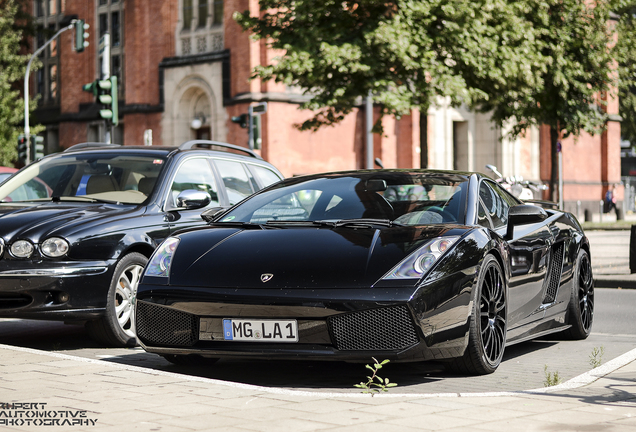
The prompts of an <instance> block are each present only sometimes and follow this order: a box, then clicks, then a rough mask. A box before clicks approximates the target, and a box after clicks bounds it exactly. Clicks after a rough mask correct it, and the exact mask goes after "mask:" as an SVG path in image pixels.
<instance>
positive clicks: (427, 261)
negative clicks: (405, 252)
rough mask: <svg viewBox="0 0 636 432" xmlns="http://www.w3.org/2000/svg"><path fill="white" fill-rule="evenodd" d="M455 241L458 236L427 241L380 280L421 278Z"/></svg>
mask: <svg viewBox="0 0 636 432" xmlns="http://www.w3.org/2000/svg"><path fill="white" fill-rule="evenodd" d="M457 239H459V236H454V237H438V238H436V239H433V240H431V241H429V242H428V243H426V244H425V245H424V246H422V247H421V248H419V249H418V250H416V251H415V252H413V253H412V254H411V255H409V256H407V257H406V258H405V259H404V260H402V262H400V263H399V264H398V265H397V266H395V267H393V269H392V270H391V271H390V272H388V273H387V274H386V276H384V277H383V278H382V279H419V278H421V277H422V276H424V274H425V273H426V272H427V271H428V269H430V268H431V267H432V266H433V264H435V263H436V262H437V260H439V258H440V257H441V256H442V255H444V253H446V251H448V250H449V249H450V247H451V246H452V245H453V243H455V242H456V241H457Z"/></svg>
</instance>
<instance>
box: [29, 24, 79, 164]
mask: <svg viewBox="0 0 636 432" xmlns="http://www.w3.org/2000/svg"><path fill="white" fill-rule="evenodd" d="M75 21H76V20H73V21H71V24H69V25H68V26H66V27H64V28H61V29H59V30H58V32H57V33H55V36H53V37H52V38H51V39H49V40H48V41H47V42H46V43H45V44H44V45H42V46H41V47H40V48H38V49H37V50H36V51H35V52H34V53H33V55H32V56H31V58H30V59H29V63H28V64H27V68H26V74H25V76H24V135H25V136H26V141H27V143H30V142H31V129H30V127H29V75H30V73H31V64H32V63H33V60H35V59H36V58H37V56H38V55H39V54H40V53H41V52H42V51H44V49H45V48H46V47H47V46H49V45H50V44H51V42H53V40H55V39H57V37H58V36H59V35H60V34H62V33H63V32H65V31H66V30H70V29H72V28H73V26H74V25H75ZM29 147H30V146H28V145H27V151H26V163H27V164H28V163H29V162H31V149H30V148H29Z"/></svg>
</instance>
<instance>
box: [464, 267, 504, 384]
mask: <svg viewBox="0 0 636 432" xmlns="http://www.w3.org/2000/svg"><path fill="white" fill-rule="evenodd" d="M506 294H507V292H506V283H505V280H504V277H503V272H502V270H501V266H500V265H499V262H497V260H496V259H495V258H494V257H493V256H492V255H487V256H486V258H485V259H484V262H483V265H482V267H481V270H480V272H479V278H478V280H477V286H476V289H475V295H474V297H473V310H472V314H471V319H470V331H469V338H468V346H467V347H466V351H465V352H464V355H463V356H462V357H460V358H457V359H455V360H454V361H453V363H452V364H451V369H453V370H456V371H458V372H462V373H468V374H474V375H483V374H489V373H493V372H494V371H495V370H497V367H498V366H499V363H501V359H502V358H503V353H504V348H505V345H506V331H507V298H506Z"/></svg>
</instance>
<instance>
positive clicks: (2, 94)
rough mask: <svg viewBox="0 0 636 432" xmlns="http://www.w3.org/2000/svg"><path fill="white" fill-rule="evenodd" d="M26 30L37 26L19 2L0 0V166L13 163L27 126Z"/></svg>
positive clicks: (27, 58)
mask: <svg viewBox="0 0 636 432" xmlns="http://www.w3.org/2000/svg"><path fill="white" fill-rule="evenodd" d="M25 29H28V30H32V29H33V27H32V25H31V21H29V20H28V19H27V17H26V15H25V13H24V12H23V11H22V9H21V8H20V6H19V4H18V2H17V1H16V0H0V165H12V163H13V161H14V160H15V159H16V157H17V151H16V147H17V141H18V135H19V134H20V132H21V130H22V129H23V122H24V100H23V98H22V96H21V93H20V85H21V83H22V82H23V81H22V80H23V79H24V73H25V70H26V65H27V62H28V60H29V57H28V56H27V55H22V54H20V52H21V49H22V48H23V47H24V46H25V45H24V44H25V39H24V37H23V32H24V31H25Z"/></svg>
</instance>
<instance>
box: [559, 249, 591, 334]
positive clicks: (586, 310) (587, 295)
mask: <svg viewBox="0 0 636 432" xmlns="http://www.w3.org/2000/svg"><path fill="white" fill-rule="evenodd" d="M568 317H569V318H568V324H570V325H571V327H570V328H569V329H568V330H567V331H566V332H565V333H564V336H565V337H566V338H567V339H573V340H578V339H585V338H587V337H588V336H589V335H590V333H591V331H592V323H593V321H594V278H593V277H592V264H591V262H590V256H589V255H588V253H587V252H586V251H585V250H583V249H581V250H580V251H579V253H578V255H577V257H576V267H575V268H574V277H573V286H572V293H571V294H570V303H569V304H568Z"/></svg>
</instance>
